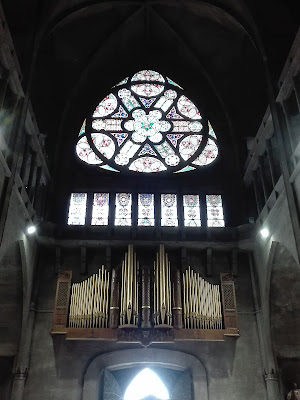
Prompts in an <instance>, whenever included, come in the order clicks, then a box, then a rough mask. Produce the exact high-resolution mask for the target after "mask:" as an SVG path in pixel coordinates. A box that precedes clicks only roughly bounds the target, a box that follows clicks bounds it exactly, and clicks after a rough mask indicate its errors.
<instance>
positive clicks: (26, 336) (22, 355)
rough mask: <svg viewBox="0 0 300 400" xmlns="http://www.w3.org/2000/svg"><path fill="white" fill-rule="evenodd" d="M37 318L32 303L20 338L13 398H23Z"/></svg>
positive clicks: (14, 375) (19, 399)
mask: <svg viewBox="0 0 300 400" xmlns="http://www.w3.org/2000/svg"><path fill="white" fill-rule="evenodd" d="M34 319H35V310H34V303H31V307H30V311H29V313H28V317H27V319H26V317H25V318H24V320H25V321H26V322H25V324H24V325H25V326H23V329H22V336H21V340H20V347H19V353H18V356H17V361H16V365H15V368H14V371H13V384H12V392H11V400H22V399H23V393H24V387H25V383H26V379H27V375H28V370H29V355H30V350H31V340H32V332H33V325H34Z"/></svg>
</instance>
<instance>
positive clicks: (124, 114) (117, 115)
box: [112, 106, 128, 118]
mask: <svg viewBox="0 0 300 400" xmlns="http://www.w3.org/2000/svg"><path fill="white" fill-rule="evenodd" d="M112 117H113V118H127V117H128V114H127V112H126V111H125V110H124V108H123V107H122V106H120V107H119V111H118V112H117V113H115V114H114V115H113V116H112Z"/></svg>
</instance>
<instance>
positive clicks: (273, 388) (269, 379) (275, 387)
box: [264, 370, 282, 400]
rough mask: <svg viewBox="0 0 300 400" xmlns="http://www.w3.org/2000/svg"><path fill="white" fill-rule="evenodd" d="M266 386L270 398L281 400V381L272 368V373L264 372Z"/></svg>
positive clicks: (271, 399) (270, 399)
mask: <svg viewBox="0 0 300 400" xmlns="http://www.w3.org/2000/svg"><path fill="white" fill-rule="evenodd" d="M264 378H265V382H266V387H267V394H268V399H269V400H281V399H282V397H281V395H280V390H279V382H278V376H277V374H275V373H274V371H273V370H272V371H271V372H270V373H265V374H264Z"/></svg>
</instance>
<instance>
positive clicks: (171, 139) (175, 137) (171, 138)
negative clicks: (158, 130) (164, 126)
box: [166, 133, 184, 147]
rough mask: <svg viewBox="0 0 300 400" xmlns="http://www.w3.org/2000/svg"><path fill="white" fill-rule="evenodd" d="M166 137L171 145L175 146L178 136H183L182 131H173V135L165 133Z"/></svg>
mask: <svg viewBox="0 0 300 400" xmlns="http://www.w3.org/2000/svg"><path fill="white" fill-rule="evenodd" d="M166 136H167V138H168V139H169V140H170V142H171V143H172V145H173V146H174V147H176V146H177V142H178V140H179V139H180V138H182V136H184V135H183V134H182V133H177V134H176V133H174V134H173V135H166Z"/></svg>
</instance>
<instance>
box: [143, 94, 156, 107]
mask: <svg viewBox="0 0 300 400" xmlns="http://www.w3.org/2000/svg"><path fill="white" fill-rule="evenodd" d="M139 99H140V100H141V103H142V104H143V106H144V107H146V108H149V107H151V106H152V104H153V103H154V102H155V100H156V97H155V98H154V99H144V98H143V97H140V98H139Z"/></svg>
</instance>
